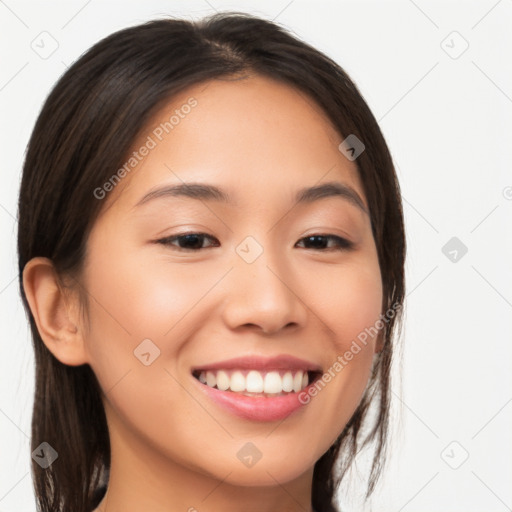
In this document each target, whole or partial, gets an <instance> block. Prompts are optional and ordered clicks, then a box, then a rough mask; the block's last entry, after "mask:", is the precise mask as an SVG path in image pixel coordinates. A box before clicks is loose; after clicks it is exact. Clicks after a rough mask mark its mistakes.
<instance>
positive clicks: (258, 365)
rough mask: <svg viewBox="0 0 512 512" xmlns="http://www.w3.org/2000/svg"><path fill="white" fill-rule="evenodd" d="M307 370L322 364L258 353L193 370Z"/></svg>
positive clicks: (315, 369)
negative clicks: (258, 354) (264, 355)
mask: <svg viewBox="0 0 512 512" xmlns="http://www.w3.org/2000/svg"><path fill="white" fill-rule="evenodd" d="M235 369H239V370H261V371H263V370H306V371H311V372H321V371H322V368H321V366H320V365H318V364H316V363H313V362H311V361H307V360H305V359H300V358H298V357H295V356H291V355H288V354H280V355H278V356H274V357H263V356H257V355H251V356H242V357H235V358H233V359H226V360H225V361H218V362H216V363H208V364H205V365H200V366H195V367H194V368H192V371H193V372H195V371H198V370H235Z"/></svg>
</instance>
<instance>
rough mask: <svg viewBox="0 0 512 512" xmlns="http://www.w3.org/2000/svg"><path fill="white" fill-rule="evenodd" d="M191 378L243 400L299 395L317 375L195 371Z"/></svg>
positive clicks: (292, 371) (304, 372) (295, 371)
mask: <svg viewBox="0 0 512 512" xmlns="http://www.w3.org/2000/svg"><path fill="white" fill-rule="evenodd" d="M192 375H193V377H195V378H196V379H197V380H198V381H199V382H201V384H203V385H205V386H208V387H210V388H214V389H218V390H220V391H228V392H232V393H236V394H240V395H245V396H259V397H276V396H284V395H289V394H291V393H300V392H301V391H303V390H304V389H305V388H307V387H308V386H309V385H311V384H312V383H314V382H315V381H316V380H318V379H319V378H320V376H321V372H319V371H310V370H300V369H285V370H283V369H276V370H267V371H260V370H248V369H224V370H222V369H219V370H201V369H198V370H194V371H193V372H192Z"/></svg>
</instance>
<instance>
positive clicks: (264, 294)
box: [223, 251, 308, 334]
mask: <svg viewBox="0 0 512 512" xmlns="http://www.w3.org/2000/svg"><path fill="white" fill-rule="evenodd" d="M266 254H268V253H267V252H266V251H264V252H263V254H262V255H261V256H260V257H259V258H258V259H257V260H256V261H254V262H252V263H246V262H245V261H243V260H239V261H236V263H235V268H234V269H233V271H232V272H231V273H230V274H231V275H230V280H229V286H228V288H227V289H226V300H225V301H224V308H223V319H224V322H225V323H226V325H227V326H229V328H230V329H238V330H240V329H242V328H245V329H253V330H255V331H260V332H262V333H264V334H274V333H277V332H279V331H281V330H284V329H293V328H295V329H296V328H298V327H299V326H304V325H305V323H306V319H307V312H308V308H307V306H306V304H305V302H304V299H306V297H301V292H300V289H299V282H298V277H297V276H296V275H294V272H293V271H292V270H291V269H290V267H288V268H287V267H286V262H283V261H280V262H278V261H276V258H272V259H271V258H269V257H268V256H266Z"/></svg>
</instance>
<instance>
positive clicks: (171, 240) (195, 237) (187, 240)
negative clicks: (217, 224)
mask: <svg viewBox="0 0 512 512" xmlns="http://www.w3.org/2000/svg"><path fill="white" fill-rule="evenodd" d="M205 240H210V241H213V244H210V245H207V246H204V242H205ZM155 242H156V243H159V244H162V245H172V246H175V247H177V249H178V250H183V251H198V250H200V249H208V248H209V247H218V246H219V245H220V244H219V243H218V240H217V239H216V238H214V237H213V236H210V235H208V234H207V233H183V234H181V235H172V236H168V237H165V238H161V239H160V240H155Z"/></svg>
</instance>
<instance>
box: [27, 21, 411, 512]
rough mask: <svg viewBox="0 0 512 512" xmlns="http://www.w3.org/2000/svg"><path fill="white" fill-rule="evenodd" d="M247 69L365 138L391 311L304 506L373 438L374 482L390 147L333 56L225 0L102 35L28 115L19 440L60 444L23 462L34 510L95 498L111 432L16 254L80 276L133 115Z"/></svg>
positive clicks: (383, 385) (385, 409)
mask: <svg viewBox="0 0 512 512" xmlns="http://www.w3.org/2000/svg"><path fill="white" fill-rule="evenodd" d="M247 72H251V73H256V74H260V75H264V76H268V77H272V78H274V79H277V80H280V81H282V82H284V83H287V84H290V85H292V86H294V87H295V88H298V89H299V90H300V91H302V93H303V94H305V95H306V96H308V97H309V98H311V99H312V100H313V102H315V103H316V104H317V105H318V106H319V107H320V108H321V109H322V110H323V111H324V112H325V115H326V116H327V117H328V118H329V119H330V120H331V122H332V123H333V124H334V126H335V127H336V128H337V130H338V131H339V133H340V134H341V135H342V136H344V137H347V136H348V135H349V134H353V135H355V136H356V137H357V138H358V139H360V140H361V141H363V143H364V144H365V151H364V152H363V153H362V154H361V155H360V156H359V157H358V158H357V162H356V163H357V167H358V171H359V174H360V177H361V181H362V183H363V187H364V191H365V195H366V198H367V201H368V204H369V211H370V217H371V223H372V230H373V236H374V239H375V243H376V247H377V251H378V257H379V264H380V268H381V275H382V283H383V311H387V310H389V309H390V308H393V309H394V310H395V312H396V314H395V315H394V316H393V317H392V318H389V319H388V320H387V321H386V325H385V328H384V330H383V335H384V337H383V340H384V345H383V349H382V351H381V352H379V353H378V354H376V355H375V357H374V364H373V371H372V374H371V377H370V380H369V382H368V385H367V388H366V390H365V393H364V395H363V398H362V400H361V402H360V404H359V406H358V407H357V409H356V411H355V413H354V414H353V416H352V417H351V419H350V421H349V422H348V424H347V425H346V427H345V428H344V430H343V432H342V433H341V434H340V436H339V437H338V439H337V440H336V441H335V443H334V444H333V445H332V446H331V447H330V448H329V450H328V451H327V452H326V453H325V454H323V456H322V457H321V458H320V459H319V460H318V461H317V463H316V465H315V468H314V478H313V496H312V506H313V507H314V508H315V510H317V511H318V512H320V511H322V512H324V511H332V512H335V511H336V510H337V508H336V505H335V503H334V493H335V491H336V489H337V487H338V485H339V482H340V481H341V478H342V477H343V476H344V474H345V472H346V471H347V469H348V468H349V467H350V465H351V463H352V462H353V460H354V459H355V457H356V455H357V453H358V452H359V450H360V449H361V447H362V446H364V445H366V444H367V443H370V442H372V441H374V442H375V443H374V444H375V448H374V456H373V462H372V465H371V471H370V474H369V477H368V487H367V491H366V494H367V496H369V495H370V494H371V492H372V491H373V489H374V486H375V483H376V481H377V478H378V476H379V473H380V471H381V468H382V463H383V461H384V459H385V451H386V450H385V448H386V440H387V437H388V435H387V434H388V428H389V405H390V392H391V390H390V367H391V362H392V353H393V345H394V344H395V341H394V340H395V338H396V332H395V331H396V330H397V329H396V327H397V326H398V325H399V324H400V320H401V317H400V313H401V308H400V306H401V305H402V303H403V299H404V288H405V284H404V260H405V235H404V226H403V213H402V204H401V197H400V190H399V185H398V181H397V178H396V174H395V170H394V167H393V163H392V159H391V156H390V153H389V151H388V148H387V146H386V143H385V141H384V138H383V135H382V133H381V131H380V129H379V127H378V125H377V122H376V120H375V118H374V116H373V115H372V113H371V111H370V109H369V108H368V106H367V104H366V103H365V101H364V99H363V98H362V96H361V94H360V93H359V91H358V89H357V88H356V86H355V85H354V84H353V82H352V81H351V80H350V78H349V77H348V76H347V74H346V73H345V72H344V71H343V69H342V68H341V67H340V66H339V65H338V64H336V63H335V62H334V61H333V60H331V59H330V58H329V57H327V56H326V55H324V54H322V53H321V52H319V51H317V50H316V49H314V48H312V47H311V46H309V45H308V44H306V43H304V42H302V41H300V40H298V39H297V38H295V37H294V36H292V35H291V34H290V33H288V32H287V31H286V30H284V29H283V28H282V27H280V26H279V25H277V24H275V23H272V22H270V21H267V20H263V19H259V18H257V17H254V16H251V15H249V14H244V13H232V12H230V13H219V14H216V15H213V16H211V17H209V18H206V19H204V20H200V21H196V22H191V21H185V20H177V19H162V20H155V21H151V22H148V23H145V24H142V25H138V26H135V27H131V28H127V29H124V30H121V31H119V32H116V33H114V34H112V35H110V36H108V37H106V38H105V39H103V40H101V41H100V42H99V43H97V44H96V45H94V46H93V47H92V48H91V49H90V50H88V51H87V52H86V53H85V54H84V55H83V56H82V57H80V58H79V59H78V60H77V61H76V62H75V63H74V64H73V65H72V66H71V67H70V68H69V69H68V70H67V71H66V72H65V74H64V75H63V76H62V77H61V78H60V80H59V81H58V82H57V84H56V85H55V87H54V88H53V90H52V91H51V93H50V95H49V96H48V98H47V100H46V102H45V104H44V106H43V108H42V110H41V112H40V115H39V117H38V119H37V122H36V124H35V127H34V130H33V133H32V136H31V138H30V141H29V144H28V149H27V153H26V159H25V163H24V167H23V177H22V183H21V190H20V198H19V214H18V215H19V231H18V254H19V285H20V290H21V296H22V300H23V303H24V307H25V310H26V312H27V315H28V317H29V321H30V326H31V331H32V338H33V344H34V351H35V363H36V387H35V397H34V409H33V417H32V450H34V449H35V448H36V447H37V446H39V445H40V443H41V442H43V441H46V442H48V443H49V444H50V445H51V446H52V447H54V448H55V449H56V450H57V452H58V454H59V457H58V459H57V461H56V462H54V463H53V464H51V466H50V467H48V468H47V469H42V468H41V467H40V466H39V464H36V463H35V462H33V465H32V474H33V480H34V486H35V494H36V498H37V504H38V508H39V510H41V511H42V512H55V511H73V512H90V511H91V510H92V509H93V508H94V507H95V506H97V504H98V503H97V502H98V499H99V498H98V496H97V491H98V487H99V485H100V483H101V479H102V478H104V477H105V474H108V470H109V466H110V444H109V436H108V428H107V423H106V417H105V412H104V409H103V405H102V401H101V390H100V387H99V385H98V382H97V380H96V377H95V375H94V373H93V371H92V369H91V368H90V366H89V365H82V366H75V367H73V366H67V365H64V364H62V363H60V362H59V361H58V360H57V359H56V358H55V357H54V356H53V355H52V353H51V352H50V351H49V350H48V349H47V348H46V346H45V344H44V343H43V341H42V339H41V337H40V335H39V332H38V330H37V327H36V324H35V322H34V317H33V316H32V314H31V311H30V308H29V306H28V303H27V299H26V296H25V293H24V290H23V283H22V272H23V268H24V267H25V264H26V263H27V262H28V261H29V260H30V259H31V258H34V257H36V256H43V257H47V258H50V259H51V260H52V261H53V264H54V266H55V269H56V271H57V274H58V275H59V276H75V277H77V276H79V272H80V270H81V268H82V264H83V261H84V255H85V247H86V243H87V238H88V233H89V231H90V229H91V226H92V225H93V223H94V222H95V219H96V217H97V215H98V213H99V211H100V208H101V204H102V202H101V201H99V200H98V199H97V198H96V197H95V195H94V191H95V189H97V187H101V186H102V185H103V184H104V183H105V182H106V181H107V180H108V179H109V177H111V176H112V175H113V174H114V173H115V172H116V170H118V169H119V168H120V167H121V166H122V165H123V162H124V161H125V158H126V155H127V154H128V151H129V150H130V147H131V145H132V144H133V141H134V140H135V139H136V137H137V136H138V134H139V133H140V129H141V127H142V126H144V125H145V124H146V123H147V122H148V121H149V119H150V118H151V116H152V115H153V114H154V113H155V112H156V111H157V110H158V108H159V107H160V106H161V105H162V103H163V102H165V101H168V100H169V99H170V98H171V97H172V95H173V94H175V93H177V92H179V91H182V90H184V89H186V88H187V87H190V86H192V85H195V84H197V83H199V82H203V81H207V80H211V79H215V78H219V77H233V76H237V75H240V74H243V73H247ZM397 322H398V323H397ZM370 406H371V408H372V410H373V408H375V411H376V414H375V415H374V416H373V417H371V416H372V415H369V414H368V411H369V409H370ZM370 419H371V420H372V423H371V424H369V425H367V423H368V421H370ZM363 426H364V427H365V428H364V429H363Z"/></svg>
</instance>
